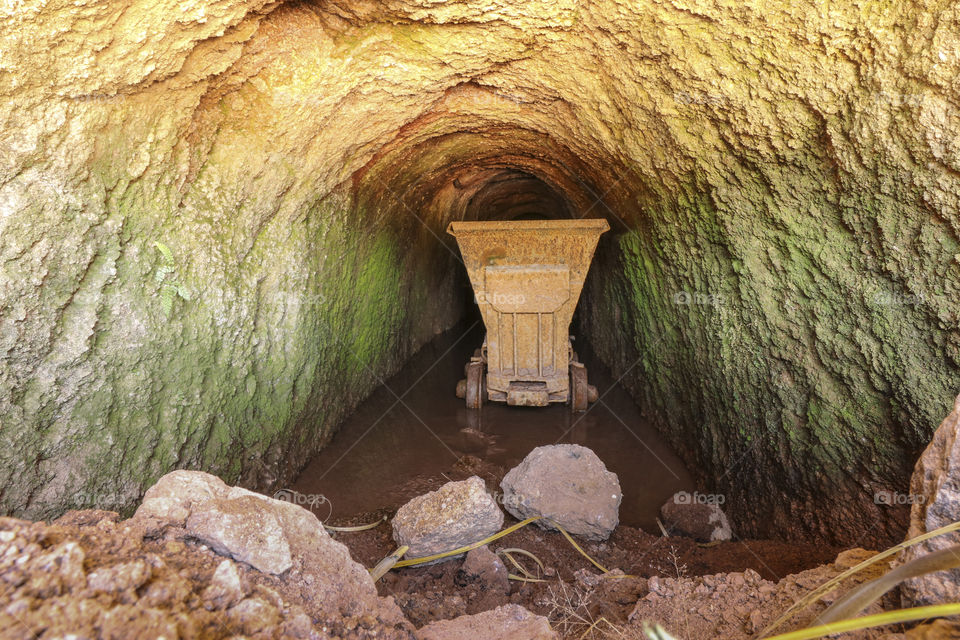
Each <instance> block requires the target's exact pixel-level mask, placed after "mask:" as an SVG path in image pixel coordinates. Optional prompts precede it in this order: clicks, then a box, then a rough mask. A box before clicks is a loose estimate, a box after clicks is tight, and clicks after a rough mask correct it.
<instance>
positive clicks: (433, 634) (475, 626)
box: [417, 604, 559, 640]
mask: <svg viewBox="0 0 960 640" xmlns="http://www.w3.org/2000/svg"><path fill="white" fill-rule="evenodd" d="M417 638H418V639H419V640H558V638H559V636H558V635H557V633H556V632H555V631H553V630H552V629H551V628H550V622H549V621H548V620H547V619H546V618H544V617H543V616H538V615H534V614H532V613H530V612H529V611H527V610H526V609H524V608H523V607H521V606H520V605H517V604H506V605H503V606H502V607H497V608H496V609H493V610H491V611H484V612H483V613H478V614H476V615H472V616H460V617H459V618H454V619H453V620H441V621H439V622H433V623H431V624H428V625H427V626H425V627H423V628H422V629H420V631H418V632H417Z"/></svg>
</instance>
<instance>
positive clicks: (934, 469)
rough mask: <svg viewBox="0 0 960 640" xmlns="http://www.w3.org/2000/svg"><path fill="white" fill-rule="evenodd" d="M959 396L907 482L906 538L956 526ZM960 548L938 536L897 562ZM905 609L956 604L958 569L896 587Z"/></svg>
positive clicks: (956, 539)
mask: <svg viewBox="0 0 960 640" xmlns="http://www.w3.org/2000/svg"><path fill="white" fill-rule="evenodd" d="M958 436H960V396H958V397H957V399H956V401H955V402H954V406H953V411H952V412H951V413H950V415H949V416H947V418H946V419H945V420H944V421H943V423H942V424H941V425H940V427H939V428H938V429H937V430H936V432H935V433H934V434H933V439H932V440H931V441H930V444H929V445H927V448H926V449H925V450H924V451H923V454H922V455H921V456H920V459H919V460H917V464H916V467H915V468H914V471H913V477H912V478H911V479H910V493H909V494H908V497H910V498H911V500H910V502H912V503H913V506H912V508H911V509H910V528H909V529H908V530H907V535H906V537H907V538H913V537H915V536H919V535H921V534H924V533H927V532H928V531H933V530H934V529H939V528H940V527H942V526H945V525H948V524H950V523H951V522H956V521H957V520H960V437H958ZM955 544H960V535H958V534H957V533H956V532H954V533H949V534H946V535H942V536H937V537H935V538H931V539H930V540H926V541H925V542H921V543H920V544H916V545H913V546H912V547H909V548H907V549H904V550H903V551H902V552H901V554H900V558H899V560H900V561H901V562H909V561H910V560H913V559H914V558H918V557H920V556H922V555H926V554H928V553H931V552H933V551H939V550H940V549H944V548H946V547H949V546H951V545H955ZM900 594H901V598H902V599H903V604H904V606H909V607H921V606H925V605H931V604H945V603H948V602H958V601H960V569H950V570H949V571H937V572H936V573H932V574H929V575H926V576H922V577H920V578H913V579H911V580H907V581H905V582H904V583H903V584H902V585H901V586H900Z"/></svg>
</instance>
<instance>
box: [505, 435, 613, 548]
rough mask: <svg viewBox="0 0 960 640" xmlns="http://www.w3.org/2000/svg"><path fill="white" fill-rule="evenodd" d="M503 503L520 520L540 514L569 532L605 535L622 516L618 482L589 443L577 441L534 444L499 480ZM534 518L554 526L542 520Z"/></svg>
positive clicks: (600, 537) (603, 537)
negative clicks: (546, 444)
mask: <svg viewBox="0 0 960 640" xmlns="http://www.w3.org/2000/svg"><path fill="white" fill-rule="evenodd" d="M500 487H501V488H502V489H503V506H504V508H505V509H506V510H507V511H509V512H510V513H511V514H513V515H514V516H515V517H517V518H519V519H521V520H523V519H525V518H530V517H533V516H541V517H543V518H547V519H549V520H552V521H553V522H556V523H557V524H558V525H560V526H561V527H563V528H564V529H565V530H566V531H567V532H569V533H572V534H575V535H579V536H583V537H584V538H588V539H590V540H606V539H607V538H608V537H610V534H611V533H612V532H613V530H614V529H615V528H616V526H617V523H618V522H619V520H620V515H619V509H620V500H621V499H622V498H623V494H622V493H621V491H620V482H619V480H618V479H617V474H615V473H612V472H610V471H607V468H606V467H605V466H604V464H603V462H602V461H601V460H600V458H598V457H597V454H595V453H594V452H593V451H591V450H590V449H587V448H586V447H581V446H580V445H576V444H555V445H548V446H543V447H537V448H536V449H534V450H533V451H531V452H530V453H529V454H528V455H527V457H526V458H524V459H523V462H521V463H520V464H519V465H518V466H516V467H514V468H513V469H511V470H510V471H509V473H507V475H506V476H504V478H503V482H501V483H500ZM537 524H539V525H540V526H543V527H546V528H550V529H552V528H554V527H553V526H552V525H551V524H550V523H549V522H547V521H546V520H541V521H539V522H538V523H537Z"/></svg>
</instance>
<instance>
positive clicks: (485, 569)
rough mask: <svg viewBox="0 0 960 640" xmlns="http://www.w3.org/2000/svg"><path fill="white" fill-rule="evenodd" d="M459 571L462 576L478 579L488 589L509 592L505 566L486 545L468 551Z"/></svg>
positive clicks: (508, 580)
mask: <svg viewBox="0 0 960 640" xmlns="http://www.w3.org/2000/svg"><path fill="white" fill-rule="evenodd" d="M460 572H461V574H462V575H463V577H464V578H467V579H474V580H479V581H480V582H481V584H483V586H484V588H486V589H487V590H488V591H496V592H499V593H505V594H506V593H510V579H509V578H508V577H507V575H508V572H507V568H506V567H505V566H504V564H503V561H502V560H501V559H500V557H499V556H498V555H497V554H495V553H494V552H492V551H490V549H489V547H487V545H484V546H482V547H478V548H476V549H473V550H471V551H469V552H468V553H467V557H466V559H465V560H464V562H463V566H462V567H461V568H460Z"/></svg>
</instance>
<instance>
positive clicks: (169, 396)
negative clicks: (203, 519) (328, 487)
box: [0, 0, 960, 540]
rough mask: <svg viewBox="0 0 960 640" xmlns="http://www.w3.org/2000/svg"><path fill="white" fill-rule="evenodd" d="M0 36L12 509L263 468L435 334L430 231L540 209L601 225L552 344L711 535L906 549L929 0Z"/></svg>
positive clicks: (330, 17)
mask: <svg viewBox="0 0 960 640" xmlns="http://www.w3.org/2000/svg"><path fill="white" fill-rule="evenodd" d="M0 18H2V19H0V123H3V124H2V125H0V237H2V238H3V242H2V243H0V264H2V265H3V271H2V277H0V359H2V361H3V362H4V365H5V366H3V367H0V423H2V424H3V425H4V429H2V430H0V486H3V487H4V488H5V490H4V492H3V495H2V496H0V510H2V511H3V512H5V513H7V512H9V513H15V514H20V515H26V516H29V517H50V516H55V515H56V514H58V513H61V512H62V511H63V510H64V509H65V508H69V507H71V506H79V507H109V508H117V509H130V508H132V507H133V506H134V505H135V503H136V501H137V499H138V498H139V496H140V495H142V492H143V491H144V490H145V489H146V488H147V487H149V486H150V485H151V484H152V483H153V482H155V481H156V479H157V478H159V477H160V476H161V475H163V474H164V473H166V472H167V471H169V470H171V469H173V468H177V467H180V468H183V467H191V466H192V467H196V468H204V469H208V470H210V471H213V472H216V473H218V474H221V475H223V477H225V478H226V479H227V480H228V481H229V482H231V483H235V482H239V483H241V484H243V485H244V486H248V487H260V486H265V485H269V484H271V483H272V482H273V481H274V480H278V481H279V482H281V483H284V482H285V481H286V480H288V479H289V476H290V475H291V474H293V473H295V470H296V469H297V468H298V467H299V466H301V465H302V464H303V463H304V462H305V461H306V460H307V459H308V457H309V456H310V455H311V453H312V452H313V451H314V450H316V448H317V447H319V446H321V445H322V444H323V443H325V442H326V441H327V440H328V439H329V437H330V436H331V430H332V428H333V426H334V425H336V424H337V423H338V422H339V421H340V419H341V418H342V417H343V416H344V415H346V414H347V413H348V412H349V411H350V410H351V408H352V406H354V405H355V404H356V402H358V401H359V400H360V399H361V398H363V397H364V396H365V395H366V394H367V393H368V392H369V391H370V390H371V389H372V388H373V386H374V385H376V384H378V380H379V379H381V378H382V377H383V376H384V375H385V374H387V373H389V372H390V371H393V370H395V369H396V367H397V366H398V365H399V364H400V363H401V362H402V360H403V359H404V357H405V356H406V355H407V354H409V353H412V351H413V350H414V349H415V348H416V347H417V346H418V345H420V344H422V343H423V341H424V340H426V339H428V338H429V337H430V336H432V335H433V333H434V331H435V330H437V329H440V328H443V327H446V326H450V325H451V324H452V323H453V322H454V321H455V320H456V315H457V311H458V310H459V309H460V308H461V306H460V305H459V303H460V302H461V301H462V300H461V294H460V291H461V290H460V289H459V288H458V278H459V277H460V276H459V275H458V274H459V273H460V272H459V265H458V263H457V261H456V257H455V256H454V255H452V253H451V251H450V250H449V247H448V246H447V245H446V244H444V243H443V242H442V241H441V240H442V239H443V238H445V234H444V229H445V227H446V225H447V223H448V222H449V221H450V220H451V219H459V218H467V219H474V218H477V217H481V216H483V217H493V218H509V217H511V216H512V215H515V214H520V213H529V212H531V211H550V212H560V213H561V214H565V213H570V214H574V215H582V214H587V215H596V216H604V217H607V218H609V219H610V221H611V222H612V223H613V224H614V227H615V228H614V232H613V233H610V234H609V235H608V236H607V237H606V239H605V240H604V241H603V242H602V245H601V247H600V250H599V251H598V254H597V260H596V262H595V263H594V266H593V268H592V271H591V276H590V279H589V282H588V283H587V287H586V290H585V293H584V296H583V299H582V303H581V307H580V313H581V320H582V326H581V327H580V329H581V332H583V333H585V334H586V336H587V337H588V339H589V340H590V342H591V344H592V345H593V346H594V348H595V350H596V351H597V353H598V355H599V356H600V358H601V359H602V360H603V361H604V362H606V363H607V364H608V365H609V366H610V368H611V369H612V370H613V371H614V373H615V375H616V376H620V375H622V376H623V382H624V383H625V384H626V385H628V387H629V388H630V389H631V391H632V392H633V393H634V395H635V397H637V398H638V399H639V400H641V401H642V404H643V406H644V407H645V408H646V409H647V411H648V412H649V415H650V419H651V421H652V422H654V423H655V424H656V426H658V427H659V428H660V430H661V431H662V432H663V433H666V434H668V435H669V436H670V438H671V441H672V442H673V444H675V445H676V447H677V449H679V450H682V451H684V452H685V455H686V459H687V461H688V463H689V464H690V466H691V468H692V469H693V470H694V471H695V472H696V473H698V474H700V475H702V476H703V480H704V482H703V484H706V485H710V486H715V487H716V488H717V490H718V491H720V492H722V493H725V494H727V495H729V496H730V501H729V503H728V504H727V505H725V509H726V510H727V512H728V514H729V515H730V516H731V517H732V518H733V520H734V522H738V523H739V522H742V523H744V526H746V527H748V528H747V529H744V528H742V527H740V526H739V525H738V533H740V534H742V535H750V536H755V535H757V534H759V533H763V532H764V531H765V532H766V533H768V534H772V533H774V532H777V533H778V534H780V533H782V532H787V533H789V534H790V535H794V536H797V537H803V536H815V537H820V538H827V537H829V538H834V539H838V540H840V539H844V538H846V539H850V540H854V539H858V538H859V537H860V535H861V534H862V533H863V523H864V522H870V523H871V527H870V531H869V535H870V536H873V537H876V538H885V539H888V540H889V539H890V538H891V536H893V535H896V536H899V535H900V533H901V532H902V526H903V525H904V524H905V523H906V520H907V511H908V509H906V508H894V507H890V506H887V505H877V504H876V503H875V502H874V500H873V493H874V491H875V489H886V490H894V489H897V488H902V487H903V486H905V484H906V482H907V479H908V478H909V475H910V472H911V463H910V462H909V461H906V457H907V456H905V455H904V454H905V452H911V453H912V452H915V451H919V450H920V449H921V448H922V447H923V446H925V445H926V443H927V442H928V441H929V439H930V436H931V434H932V431H933V429H934V428H935V426H936V425H937V424H938V423H939V422H940V421H941V419H942V418H943V415H944V414H945V413H946V412H947V409H948V407H949V403H950V401H951V399H952V398H953V396H954V395H955V394H956V390H957V389H958V388H960V364H958V363H960V340H958V336H957V330H956V327H957V320H958V318H960V295H958V293H960V287H958V283H960V277H958V269H960V264H958V261H957V255H958V254H960V250H958V249H960V225H958V223H957V219H956V211H957V210H958V209H960V138H958V136H957V131H960V98H958V88H957V78H958V77H960V55H958V54H957V51H958V50H960V43H958V38H960V36H958V34H960V28H958V24H960V6H958V5H957V4H956V3H952V2H938V1H934V0H904V1H903V2H876V3H867V4H864V3H862V2H856V1H855V0H838V1H836V2H831V3H829V5H828V6H827V5H825V4H824V3H822V2H820V1H819V0H798V1H797V2H790V3H784V2H778V3H737V2H726V1H721V0H674V1H670V2H641V3H637V2H626V1H624V0H584V1H582V2H573V1H572V0H561V1H558V2H522V3H505V2H499V3H490V2H481V1H479V0H467V1H464V2H434V1H432V0H396V1H392V2H388V3H377V2H369V1H365V2H356V3H350V4H349V6H346V5H345V4H344V3H342V2H338V1H333V2H329V3H319V2H313V1H308V2H301V3H292V2H283V3H265V2H263V1H262V0H218V1H216V2H214V1H213V0H190V1H189V2H182V3H180V2H171V1H170V0H165V1H164V2H153V1H147V0H114V1H108V0H76V1H75V2H35V1H27V0H24V1H13V2H6V3H4V5H3V7H0ZM155 242H160V243H162V244H163V245H164V246H166V247H168V248H169V249H170V252H171V255H172V261H168V260H167V259H166V258H165V257H164V255H163V254H162V252H160V251H159V250H158V249H157V248H156V246H155V245H154V243H155ZM453 253H455V251H454V252H453ZM158 275H159V276H160V277H158ZM158 279H159V280H160V282H158ZM181 291H182V292H183V293H185V294H186V297H184V296H181V293H180V292H181ZM187 297H188V298H189V299H187ZM118 450H122V451H118ZM280 486H283V485H282V484H281V485H280ZM864 486H868V487H870V489H869V490H868V491H864V490H863V489H862V487H864ZM743 487H749V488H750V491H749V492H747V491H740V489H742V488H743ZM838 492H839V493H841V494H842V495H840V496H838V495H837V494H838ZM784 495H789V496H796V500H795V501H790V502H785V501H784V500H783V496H784ZM749 527H752V528H749Z"/></svg>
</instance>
